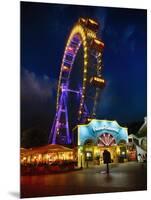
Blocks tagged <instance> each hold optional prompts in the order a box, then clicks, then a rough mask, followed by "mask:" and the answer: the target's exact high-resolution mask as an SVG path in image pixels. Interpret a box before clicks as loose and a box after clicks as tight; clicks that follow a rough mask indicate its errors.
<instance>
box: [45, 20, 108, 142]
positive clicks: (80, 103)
mask: <svg viewBox="0 0 151 200" xmlns="http://www.w3.org/2000/svg"><path fill="white" fill-rule="evenodd" d="M98 30H99V24H98V22H96V21H94V20H92V19H84V18H80V19H79V20H78V22H77V23H76V24H75V25H74V26H73V28H72V30H71V32H70V34H69V37H68V41H67V44H66V47H65V50H64V55H63V59H62V64H61V70H60V76H59V82H58V90H57V101H56V114H55V117H54V121H53V125H52V129H51V132H50V135H49V143H52V144H56V143H58V144H71V142H72V139H71V131H72V130H71V129H72V128H73V126H75V125H77V124H80V123H87V122H88V120H89V119H91V118H95V115H96V106H97V102H98V98H99V96H100V91H101V89H102V88H103V87H104V86H105V80H104V79H103V78H102V51H103V48H104V43H103V42H102V41H101V39H99V38H98V37H97V33H98ZM78 57H80V59H79V60H80V61H81V62H82V63H76V62H77V61H76V60H78ZM75 70H76V71H75ZM77 71H79V72H80V73H79V75H77ZM75 72H76V73H75ZM72 79H74V80H75V81H74V82H76V83H77V84H75V85H76V87H72V86H73V85H72V83H71V82H72ZM73 99H74V100H73ZM73 111H74V112H73ZM71 113H72V117H71ZM73 113H74V114H73ZM73 116H74V117H73ZM73 118H74V120H73ZM73 121H74V123H73ZM71 124H72V125H71Z"/></svg>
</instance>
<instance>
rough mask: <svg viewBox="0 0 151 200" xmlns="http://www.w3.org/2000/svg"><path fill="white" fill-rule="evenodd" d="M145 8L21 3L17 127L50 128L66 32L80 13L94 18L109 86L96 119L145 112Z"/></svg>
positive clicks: (124, 118)
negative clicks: (19, 112)
mask: <svg viewBox="0 0 151 200" xmlns="http://www.w3.org/2000/svg"><path fill="white" fill-rule="evenodd" d="M146 14H147V13H146V10H138V9H120V8H106V7H89V6H72V5H60V4H47V3H31V2H30V3H28V2H22V3H21V128H22V130H26V129H30V128H32V127H43V128H45V129H49V130H50V128H51V125H52V121H53V117H54V115H55V102H56V88H57V81H58V77H59V72H60V66H61V60H62V56H63V51H64V48H65V45H66V41H67V39H68V36H69V32H70V30H71V28H72V27H73V25H74V23H76V22H77V20H78V18H79V17H88V18H94V19H96V20H98V21H99V22H100V24H101V31H100V32H99V33H98V35H99V37H101V38H102V40H103V41H104V43H105V49H104V55H103V64H104V68H103V76H104V78H105V80H106V81H107V86H106V88H105V89H104V91H103V93H102V98H101V101H100V102H98V118H99V119H114V120H117V121H118V122H119V123H122V124H123V123H130V122H135V121H143V119H144V116H146V113H147V17H146Z"/></svg>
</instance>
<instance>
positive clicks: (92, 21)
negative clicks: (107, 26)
mask: <svg viewBox="0 0 151 200" xmlns="http://www.w3.org/2000/svg"><path fill="white" fill-rule="evenodd" d="M89 21H90V22H91V23H92V24H96V25H97V24H98V23H97V22H95V21H94V20H92V19H89Z"/></svg>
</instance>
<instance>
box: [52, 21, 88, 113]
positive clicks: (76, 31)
mask: <svg viewBox="0 0 151 200" xmlns="http://www.w3.org/2000/svg"><path fill="white" fill-rule="evenodd" d="M75 35H78V36H79V38H80V42H81V44H80V46H81V45H82V46H83V50H84V55H83V58H84V60H83V66H82V69H83V77H82V90H81V99H80V106H81V107H82V106H83V103H84V93H85V85H86V81H87V67H88V44H87V43H88V42H87V34H86V31H85V29H84V27H83V26H82V25H80V24H79V23H78V24H76V25H74V27H73V28H72V30H71V32H70V34H69V37H68V40H67V43H66V47H65V50H64V54H63V59H62V63H61V70H60V75H59V82H58V89H57V105H56V110H57V109H58V105H59V97H60V87H61V80H62V73H63V66H64V58H65V55H66V51H67V48H68V47H69V46H70V42H71V40H72V38H73V37H74V36H75ZM78 50H79V49H78ZM75 57H76V55H75ZM73 64H74V62H73ZM73 64H72V66H71V70H70V71H72V67H73ZM69 78H70V77H69Z"/></svg>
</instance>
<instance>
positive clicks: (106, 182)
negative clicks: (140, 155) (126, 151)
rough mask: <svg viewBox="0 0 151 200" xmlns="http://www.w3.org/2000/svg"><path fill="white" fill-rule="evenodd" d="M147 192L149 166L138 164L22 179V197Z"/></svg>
mask: <svg viewBox="0 0 151 200" xmlns="http://www.w3.org/2000/svg"><path fill="white" fill-rule="evenodd" d="M146 189H147V169H146V164H140V163H136V162H128V163H120V164H111V165H110V173H109V175H108V174H106V173H105V166H104V165H102V166H101V167H94V168H88V169H83V170H78V171H72V172H66V173H61V174H50V175H39V176H22V177H21V197H22V198H25V197H44V196H55V195H72V194H90V193H104V192H122V191H137V190H146Z"/></svg>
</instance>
